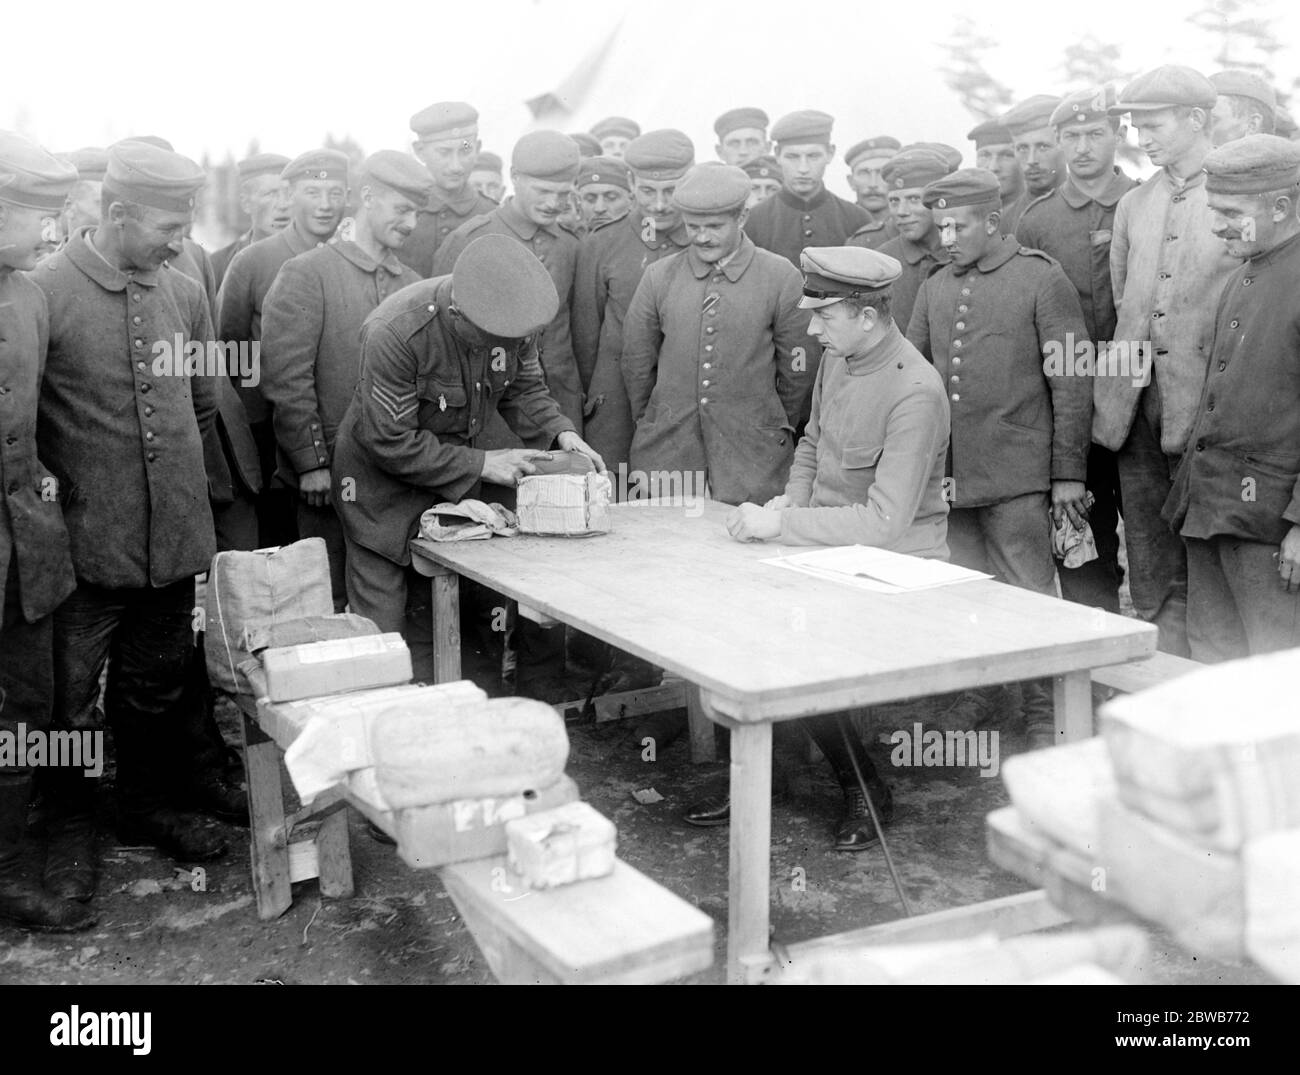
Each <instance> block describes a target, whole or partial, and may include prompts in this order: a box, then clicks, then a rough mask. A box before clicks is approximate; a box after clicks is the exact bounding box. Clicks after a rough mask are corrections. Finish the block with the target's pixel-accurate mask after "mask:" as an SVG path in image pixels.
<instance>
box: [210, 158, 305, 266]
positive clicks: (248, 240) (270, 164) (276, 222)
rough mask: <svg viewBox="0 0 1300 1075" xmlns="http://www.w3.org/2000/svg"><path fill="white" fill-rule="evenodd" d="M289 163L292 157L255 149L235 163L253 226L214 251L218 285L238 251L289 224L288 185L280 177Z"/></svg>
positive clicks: (241, 206) (243, 208)
mask: <svg viewBox="0 0 1300 1075" xmlns="http://www.w3.org/2000/svg"><path fill="white" fill-rule="evenodd" d="M288 163H289V158H288V157H284V156H281V155H280V154H279V153H255V154H253V156H251V157H245V158H244V159H243V160H242V161H240V162H239V163H238V164H237V165H236V166H235V169H236V171H237V172H238V173H239V211H240V212H241V213H243V214H245V215H246V216H247V217H248V219H249V227H248V231H246V232H244V234H243V235H241V236H240V237H239V238H238V239H236V240H235V241H234V242H233V243H231V244H230V245H228V246H223V247H222V248H221V249H220V250H218V251H217V252H216V253H215V254H213V255H212V269H213V272H215V273H216V276H217V286H218V287H220V286H221V280H222V278H223V277H224V276H225V275H226V270H227V269H228V268H230V262H231V261H232V260H233V259H234V256H235V255H236V254H238V253H239V252H240V251H241V250H243V249H244V248H245V247H249V246H252V245H253V244H254V243H256V242H258V241H260V240H262V239H266V238H269V237H270V236H272V235H274V234H275V233H276V232H277V231H283V230H284V229H285V228H287V227H288V226H289V198H288V189H287V188H286V186H285V184H284V181H283V180H282V179H281V178H280V173H281V172H283V171H284V166H285V165H286V164H288Z"/></svg>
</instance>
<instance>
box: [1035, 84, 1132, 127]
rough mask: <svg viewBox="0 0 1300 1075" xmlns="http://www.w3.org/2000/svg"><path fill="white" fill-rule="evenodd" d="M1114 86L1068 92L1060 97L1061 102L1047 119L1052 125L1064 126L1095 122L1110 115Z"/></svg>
mask: <svg viewBox="0 0 1300 1075" xmlns="http://www.w3.org/2000/svg"><path fill="white" fill-rule="evenodd" d="M1115 100H1116V95H1115V87H1114V86H1112V85H1110V84H1109V83H1107V84H1106V85H1105V86H1093V87H1092V88H1091V89H1086V90H1078V91H1076V92H1075V93H1068V94H1066V95H1065V96H1064V97H1062V98H1061V103H1060V104H1059V105H1057V106H1056V108H1055V109H1053V111H1052V116H1051V119H1050V120H1049V121H1048V122H1049V123H1051V125H1052V126H1053V127H1064V126H1066V125H1067V124H1070V123H1096V122H1097V121H1098V120H1099V119H1105V118H1106V117H1107V116H1108V115H1110V110H1111V109H1112V108H1114V107H1115Z"/></svg>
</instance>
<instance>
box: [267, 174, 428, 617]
mask: <svg viewBox="0 0 1300 1075" xmlns="http://www.w3.org/2000/svg"><path fill="white" fill-rule="evenodd" d="M357 186H358V202H359V204H358V207H357V213H356V217H355V219H354V221H353V225H352V228H351V234H350V236H348V237H347V238H343V237H340V238H339V239H337V240H336V241H335V242H333V243H329V244H327V245H326V246H318V247H317V248H316V249H315V250H308V251H307V252H306V253H304V254H299V255H298V256H297V257H293V258H290V259H289V260H288V261H286V262H285V263H284V265H283V266H282V267H281V269H280V272H279V275H278V276H276V278H275V283H273V284H272V285H271V290H270V291H269V292H267V295H266V302H265V304H264V306H263V311H262V385H263V390H264V392H265V395H266V398H267V400H268V401H269V402H270V404H271V407H272V415H273V421H274V424H275V435H276V441H277V443H278V445H279V476H280V479H281V480H282V481H283V482H284V483H285V484H286V485H288V486H289V487H290V488H296V489H297V490H298V496H299V500H298V533H299V534H300V535H301V536H302V537H321V538H324V539H325V545H326V548H327V549H328V550H329V559H330V583H331V586H332V588H333V591H334V607H335V610H336V611H339V612H341V611H343V607H344V605H345V604H346V603H347V591H346V586H345V583H344V574H343V563H344V548H343V528H342V526H341V524H340V523H339V521H338V516H337V514H336V513H335V509H334V506H333V505H332V504H331V502H330V471H329V465H330V453H331V452H332V451H333V449H334V438H335V436H336V434H337V433H338V427H339V423H340V422H341V421H342V420H343V415H344V412H345V411H347V408H348V404H349V403H351V402H352V396H353V393H354V392H355V390H356V386H357V378H358V377H359V376H360V365H361V343H360V333H361V323H362V322H363V321H364V320H365V319H366V317H367V316H368V315H369V314H370V311H371V310H373V309H374V308H375V307H376V306H378V305H379V304H380V303H381V302H383V301H384V299H386V298H387V297H388V296H389V295H391V294H393V293H394V292H395V291H399V290H401V289H402V288H403V287H406V286H407V285H408V284H413V283H415V282H416V281H417V280H419V279H420V277H419V275H418V274H417V273H416V272H415V270H414V269H411V268H408V267H407V266H405V265H403V264H402V263H401V262H400V261H398V260H397V251H399V250H401V248H402V244H403V243H405V242H406V239H407V237H408V236H409V235H410V234H411V232H412V231H413V230H414V228H415V216H416V213H417V212H419V210H420V207H421V206H423V205H424V204H425V202H426V200H427V199H428V197H429V194H430V193H431V192H432V191H433V180H432V179H431V178H430V177H429V173H428V171H426V170H425V168H424V166H423V165H421V164H420V162H419V161H417V160H416V159H415V158H414V157H411V156H409V155H407V154H405V153H397V152H394V151H393V150H380V151H379V152H378V153H375V154H372V155H371V156H369V157H367V158H366V160H365V161H364V162H363V163H362V165H361V172H360V174H359V176H358V177H357Z"/></svg>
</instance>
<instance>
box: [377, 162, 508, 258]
mask: <svg viewBox="0 0 1300 1075" xmlns="http://www.w3.org/2000/svg"><path fill="white" fill-rule="evenodd" d="M496 207H497V203H496V202H494V201H493V200H492V199H491V198H488V197H485V196H484V195H482V194H480V193H479V192H478V191H477V190H475V189H474V188H473V187H471V186H470V185H469V184H468V183H466V184H465V189H464V190H462V191H461V192H460V193H459V194H457V195H456V196H455V197H452V198H448V197H447V195H446V194H445V193H444V192H443V191H441V190H435V191H434V192H433V193H432V194H430V195H429V201H428V204H427V205H426V206H425V207H424V208H423V209H421V210H420V212H419V213H417V214H416V217H415V230H414V231H413V232H411V234H410V235H408V236H407V237H406V242H404V243H403V244H402V249H401V250H399V251H398V252H397V260H398V261H400V262H401V263H402V264H403V265H405V266H407V268H410V269H414V270H415V271H416V272H417V273H419V274H420V275H421V276H423V277H425V278H426V279H427V278H428V277H430V276H432V275H433V258H434V255H435V254H437V253H438V247H440V246H442V244H443V243H444V242H446V241H447V236H448V235H450V234H451V233H452V232H453V231H455V230H456V229H457V228H459V227H460V226H461V225H462V224H464V223H465V222H466V221H468V220H470V219H471V218H472V217H476V216H482V215H483V214H484V213H490V212H492V210H493V209H495V208H496ZM447 271H448V272H450V271H451V270H450V269H448V270H447Z"/></svg>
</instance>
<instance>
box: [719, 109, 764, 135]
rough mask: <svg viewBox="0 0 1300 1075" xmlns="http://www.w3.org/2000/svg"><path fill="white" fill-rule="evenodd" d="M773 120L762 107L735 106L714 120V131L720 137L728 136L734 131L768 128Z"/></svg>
mask: <svg viewBox="0 0 1300 1075" xmlns="http://www.w3.org/2000/svg"><path fill="white" fill-rule="evenodd" d="M771 122H772V121H771V120H770V119H768V118H767V113H766V112H764V111H763V110H762V109H761V108H733V109H731V110H730V111H729V112H723V113H722V115H720V116H719V117H718V118H717V119H715V120H714V121H713V131H714V133H715V134H716V135H717V136H718V138H719V139H722V138H726V137H727V135H729V134H730V133H731V132H732V131H740V130H759V131H765V130H767V125H768V124H769V123H771Z"/></svg>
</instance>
